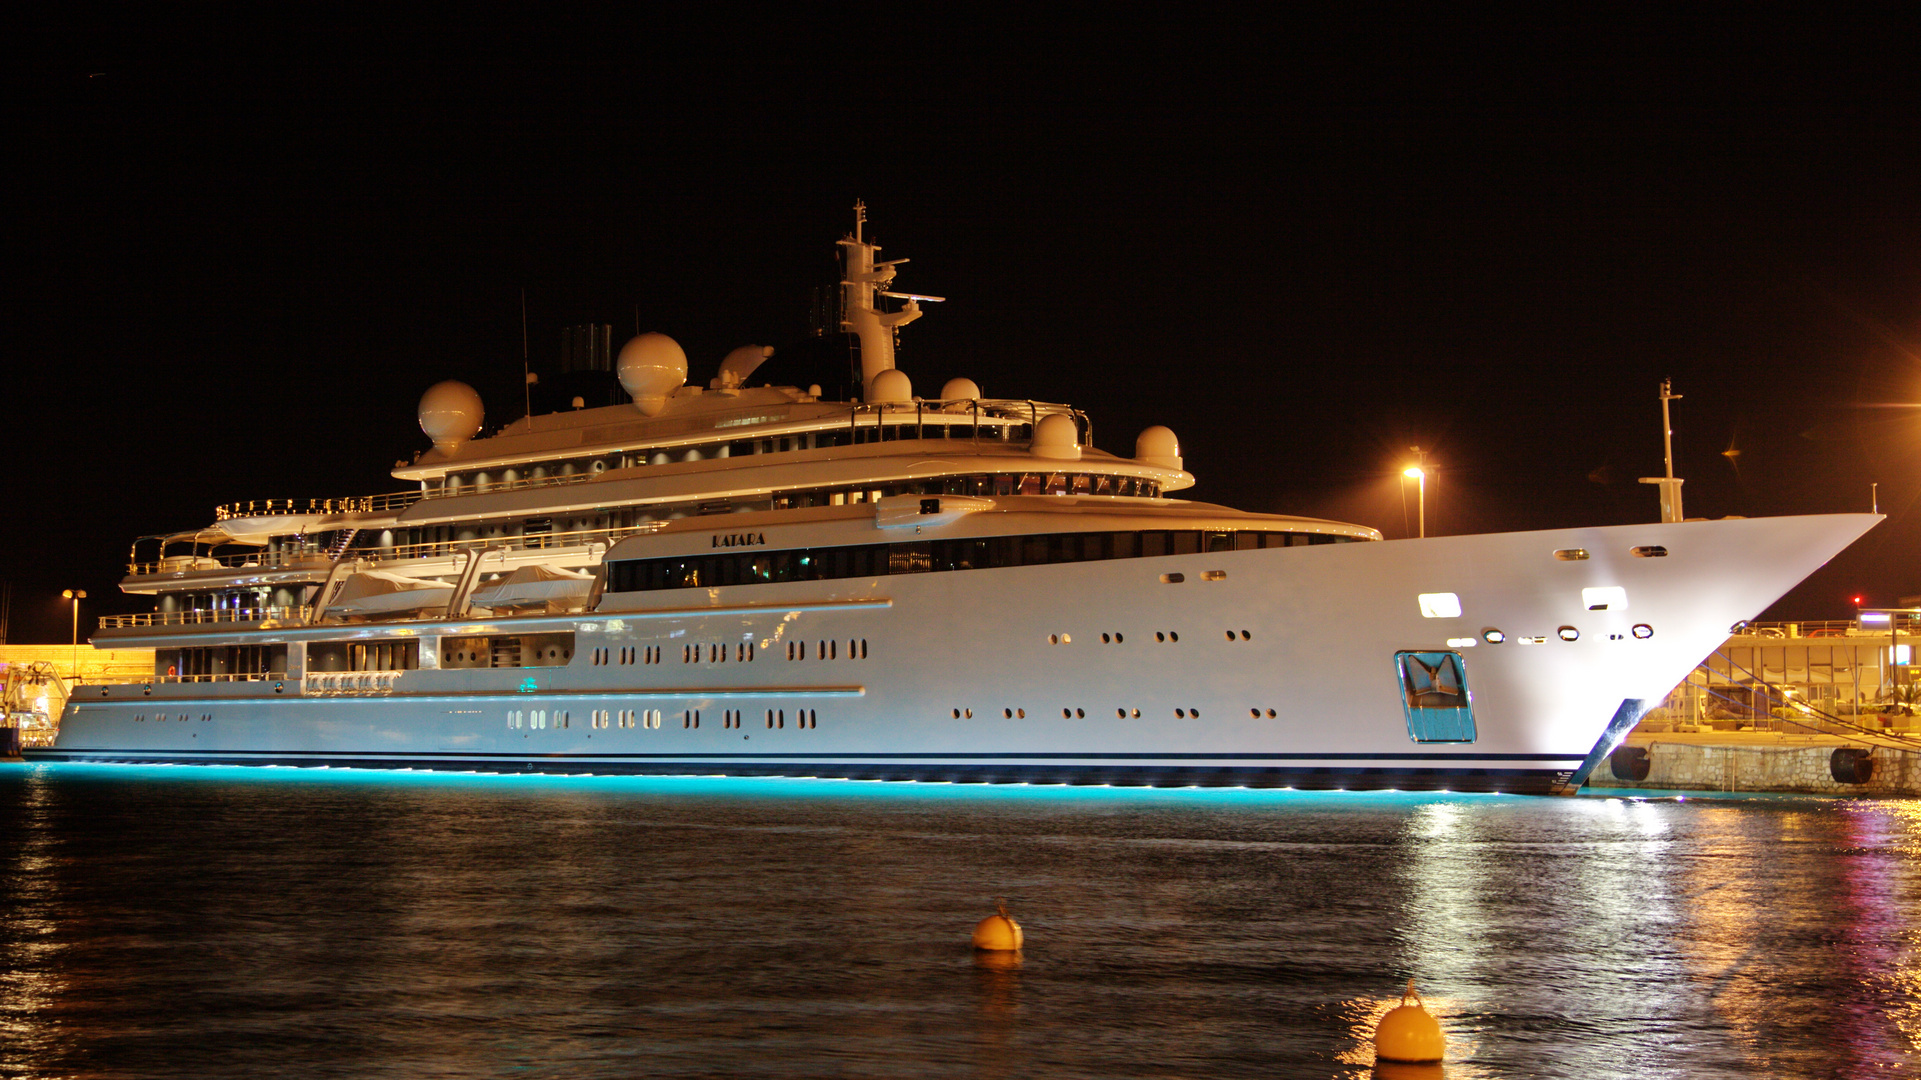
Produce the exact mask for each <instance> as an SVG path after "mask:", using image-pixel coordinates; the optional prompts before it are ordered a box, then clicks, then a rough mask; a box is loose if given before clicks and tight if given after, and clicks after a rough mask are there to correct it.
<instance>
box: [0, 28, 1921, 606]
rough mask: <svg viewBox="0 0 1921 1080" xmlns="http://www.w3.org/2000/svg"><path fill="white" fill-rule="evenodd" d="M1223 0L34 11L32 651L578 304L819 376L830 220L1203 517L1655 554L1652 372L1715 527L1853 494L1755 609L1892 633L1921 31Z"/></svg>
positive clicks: (699, 357) (314, 481)
mask: <svg viewBox="0 0 1921 1080" xmlns="http://www.w3.org/2000/svg"><path fill="white" fill-rule="evenodd" d="M1252 10H1255V9H1245V10H1242V11H1236V10H1227V11H1215V12H1212V13H1208V14H1205V15H1200V16H1196V15H1194V14H1191V13H1190V14H1184V15H1180V16H1179V17H1176V16H1175V15H1174V14H1172V13H1164V14H1162V15H1159V16H1155V17H1151V18H1150V17H1143V16H1141V15H1139V13H1134V14H1126V13H1123V12H1120V11H1119V10H1114V11H1109V12H1107V13H1106V14H1105V15H1103V16H1102V19H1103V20H1105V21H1103V22H1100V23H1089V22H1088V21H1086V20H1085V19H1083V20H1079V21H1074V22H1068V21H1065V20H1064V21H1061V22H1059V23H1054V22H1049V21H1047V20H1043V19H1040V18H1036V17H1034V16H1032V15H1028V14H1022V15H1019V16H1012V15H1007V14H1003V15H1001V16H999V17H996V18H991V19H990V18H987V17H985V16H980V15H973V16H963V14H962V13H961V12H960V11H959V10H957V9H945V10H939V9H937V10H928V11H921V12H914V13H910V14H906V15H902V14H898V13H896V14H888V13H886V12H879V11H876V10H874V9H872V8H871V7H861V8H851V7H850V8H844V9H823V10H822V11H820V12H817V13H815V14H814V15H813V16H812V17H811V18H810V19H808V20H805V21H798V20H797V21H791V22H787V23H783V24H779V25H771V24H768V23H767V22H765V21H764V19H762V18H761V17H758V16H750V14H749V13H748V12H746V11H744V10H743V11H740V12H738V13H736V15H737V17H729V16H726V15H721V16H716V17H715V18H714V19H713V20H712V21H708V22H704V23H701V24H693V23H686V24H673V25H669V24H663V23H660V22H659V21H657V19H655V18H654V17H652V16H651V14H649V13H644V12H629V13H628V14H626V15H620V14H609V13H608V12H607V11H606V10H605V9H594V11H593V12H592V13H591V14H578V15H569V14H567V13H565V12H562V13H559V14H554V13H551V12H549V11H547V10H546V9H542V10H541V13H540V14H539V16H538V20H537V21H534V20H533V17H531V16H522V17H520V18H521V19H522V21H517V22H512V23H509V22H506V21H503V20H500V19H498V18H495V17H492V16H481V15H478V14H476V13H475V12H473V11H464V12H462V13H461V14H460V15H459V16H458V17H457V18H455V19H450V20H447V21H429V20H428V19H427V18H426V17H424V16H413V17H411V18H409V19H394V18H366V19H360V20H356V19H352V18H346V17H341V16H339V15H338V14H336V13H335V12H334V10H333V9H320V8H314V9H301V12H298V13H295V14H291V15H290V14H287V13H285V12H284V11H279V12H277V13H276V15H275V16H273V21H252V20H260V19H261V16H259V15H258V14H255V13H253V12H252V11H251V9H246V8H235V9H228V8H200V7H195V8H192V9H187V10H170V11H167V12H164V13H160V14H155V13H152V12H145V13H143V14H141V15H140V16H139V17H138V19H137V20H135V21H129V17H128V13H127V12H125V11H120V10H111V11H110V10H107V9H73V10H72V11H66V10H65V9H63V13H62V14H57V15H46V16H42V19H43V21H42V22H41V23H39V24H37V25H32V26H25V27H21V28H19V32H18V33H16V34H15V35H14V36H13V39H12V42H11V43H10V44H9V45H8V46H6V48H7V50H8V53H7V56H8V71H9V75H8V77H7V82H8V86H9V92H8V94H7V99H6V103H5V107H4V112H0V115H4V117H5V123H6V134H7V143H8V146H9V147H10V149H11V150H12V151H13V152H12V154H10V155H9V157H10V160H11V162H12V167H11V168H10V169H9V170H8V172H9V173H10V175H9V176H8V178H7V181H6V184H7V187H8V189H9V193H10V198H9V200H8V203H9V207H10V209H11V212H10V213H9V214H8V215H7V217H6V224H5V226H4V230H5V231H4V237H5V243H6V250H7V252H8V255H9V257H8V259H7V265H8V267H9V268H10V270H11V273H10V274H9V275H8V276H9V278H10V279H11V287H10V288H8V289H7V290H6V296H5V306H4V309H3V310H4V317H5V338H4V341H5V343H6V346H7V352H8V354H9V363H8V365H7V373H8V378H7V393H8V397H9V399H10V405H11V407H10V409H9V410H8V416H9V425H10V429H11V430H10V433H9V436H8V438H7V445H9V446H10V447H11V453H10V454H9V457H8V464H9V468H8V469H7V476H8V479H9V481H10V482H9V484H8V487H9V489H10V491H11V492H12V494H13V498H12V500H11V503H12V508H13V513H12V514H10V515H9V524H10V527H9V528H8V529H7V530H5V537H6V538H5V540H4V541H3V542H0V579H4V580H6V581H9V582H11V584H12V588H13V605H12V633H11V640H14V641H60V640H65V638H66V634H67V618H66V609H65V608H63V607H62V606H60V602H59V601H58V599H57V597H58V593H59V591H60V590H61V589H63V588H70V587H80V588H85V589H87V590H88V592H89V593H90V594H91V595H92V596H93V597H94V598H96V599H95V600H93V601H90V604H89V610H91V611H94V612H102V611H124V610H139V609H140V601H138V600H136V599H134V598H128V597H124V596H120V595H119V594H118V592H117V588H116V584H117V581H118V579H119V576H120V572H121V569H122V564H123V563H124V562H125V559H126V552H127V545H128V542H129V541H130V540H131V539H132V537H133V536H135V535H137V534H144V533H154V532H162V531H170V530H176V529H183V528H191V527H194V526H197V525H200V524H204V523H206V522H207V521H208V520H209V519H210V518H211V515H212V509H213V506H214V505H215V504H216V503H220V502H227V501H233V500H241V499H250V498H290V497H300V498H304V497H309V496H334V495H349V494H367V493H372V492H378V491H387V490H397V489H398V488H400V487H402V486H404V485H401V484H400V483H399V482H397V481H394V480H393V479H392V478H390V477H388V476H387V475H386V474H385V469H386V468H387V467H389V466H390V464H391V463H392V462H394V461H395V460H396V459H399V458H402V457H406V456H410V455H411V454H412V453H413V452H414V451H415V450H417V449H419V448H421V447H422V446H424V445H425V439H424V437H422V436H421V435H420V433H419V431H418V428H417V427H416V426H415V425H414V420H413V412H414V403H415V401H416V400H417V399H418V397H419V394H420V393H421V391H422V390H424V389H425V388H426V387H427V386H428V385H430V384H432V383H433V382H436V381H438V380H440V379H443V378H460V379H463V380H465V381H468V382H470V383H472V384H473V385H475V386H476V387H477V388H479V389H480V391H481V393H482V396H483V397H484V399H485V400H486V402H487V406H488V413H489V417H488V418H489V422H490V423H498V422H502V421H505V420H509V419H512V418H513V417H514V416H516V415H517V414H518V412H519V408H518V404H517V402H518V398H519V381H520V349H521V324H520V307H519V305H520V295H521V290H523V289H525V290H526V294H527V299H528V306H529V324H530V330H531V347H532V354H533V361H534V364H535V366H536V367H539V366H540V364H541V362H542V360H543V359H546V360H549V361H551V360H552V358H553V357H554V355H555V354H556V353H557V350H558V330H559V328H560V327H561V326H564V325H567V324H569V323H574V322H584V321H590V320H591V321H601V322H610V323H613V324H614V325H615V327H616V336H617V338H619V337H624V336H626V335H627V334H631V333H632V332H633V331H634V328H635V326H636V325H639V326H640V327H641V328H644V329H657V330H661V331H664V332H666V333H669V334H672V335H674V336H675V337H676V338H678V339H679V340H680V341H681V342H682V343H683V344H684V345H685V346H686V347H687V351H688V354H689V357H690V359H691V361H692V365H693V368H694V377H695V378H696V379H698V380H701V381H704V380H705V379H706V378H708V377H710V376H711V374H712V369H713V367H714V366H715V365H716V364H717V363H718V361H719V358H720V356H721V355H722V354H723V353H724V352H725V351H726V350H727V349H729V348H731V347H733V346H735V345H740V344H745V343H748V342H754V343H762V344H775V345H779V344H781V343H783V342H786V341H789V340H792V339H793V338H795V337H796V336H797V335H798V334H799V333H800V332H801V331H802V329H803V328H804V325H805V317H806V300H807V294H808V290H809V289H811V288H813V287H815V286H819V285H824V284H828V283H830V282H831V280H832V274H833V264H832V258H833V252H834V248H833V241H834V240H835V239H836V238H837V237H838V236H840V235H841V234H842V233H843V232H844V231H846V230H847V228H848V227H849V225H850V213H849V209H848V208H849V206H850V205H851V204H852V203H853V201H854V200H855V199H856V198H861V199H865V200H866V201H867V202H868V204H869V205H870V206H871V207H872V211H871V214H872V221H873V224H872V228H871V232H872V234H873V235H874V236H876V237H878V238H879V240H880V241H881V242H882V243H883V244H884V245H886V249H887V256H888V257H901V256H906V257H910V258H912V260H913V262H912V263H911V264H910V265H909V266H907V267H905V268H903V271H902V278H901V284H902V285H903V286H905V287H907V288H910V289H912V290H914V291H919V292H929V293H935V294H939V295H943V296H948V297H951V300H950V301H949V302H948V303H946V304H944V305H940V306H939V307H937V308H934V309H933V310H931V311H930V314H929V315H928V317H927V318H925V319H924V320H922V321H921V322H920V323H919V324H917V325H915V326H913V327H911V328H910V329H909V330H908V331H907V332H906V334H905V340H904V346H903V350H902V354H901V365H902V367H903V368H905V369H906V370H907V371H908V373H909V374H910V375H911V376H912V377H913V378H914V382H915V386H916V388H917V390H919V391H921V392H923V393H929V394H931V393H934V392H936V391H937V390H938V388H939V386H940V385H941V383H942V382H943V381H944V380H946V379H947V378H949V377H952V376H955V375H966V376H968V377H971V378H973V379H974V380H975V381H977V382H978V383H979V384H980V385H981V386H982V388H983V390H984V391H985V392H986V393H988V394H989V395H993V396H1013V397H1034V398H1038V399H1042V400H1052V401H1068V402H1072V403H1074V404H1076V405H1079V406H1081V407H1083V408H1086V409H1087V410H1089V411H1090V412H1091V413H1092V415H1093V417H1094V423H1095V438H1096V442H1097V443H1098V444H1099V445H1100V446H1101V447H1102V448H1104V449H1107V450H1111V451H1116V452H1120V453H1131V448H1132V445H1133V437H1134V435H1135V433H1136V432H1138V431H1139V430H1140V428H1142V427H1144V426H1146V425H1148V424H1151V423H1166V424H1168V425H1169V426H1171V427H1173V428H1174V429H1175V431H1176V432H1178V433H1179V434H1180V436H1181V438H1182V442H1183V449H1184V451H1185V454H1186V458H1187V462H1188V466H1189V468H1190V469H1191V470H1192V471H1194V472H1196V473H1197V474H1198V475H1199V476H1200V478H1201V483H1200V485H1199V486H1198V487H1197V488H1196V489H1195V490H1194V491H1192V492H1190V493H1189V494H1190V495H1191V496H1192V497H1195V498H1201V499H1207V500H1213V501H1220V502H1227V503H1230V504H1233V505H1239V506H1244V507H1246V508H1249V509H1257V510H1287V511H1293V512H1303V513H1310V514H1318V515H1323V516H1330V517H1337V518H1342V519H1346V520H1354V521H1359V522H1362V523H1364V524H1368V525H1373V526H1375V527H1378V528H1380V529H1381V530H1382V531H1383V532H1385V533H1387V534H1388V535H1389V536H1391V537H1392V536H1400V535H1405V533H1406V532H1407V531H1408V528H1409V525H1410V524H1411V522H1410V521H1408V519H1406V518H1404V516H1403V505H1402V498H1401V492H1400V489H1399V483H1398V481H1397V480H1396V478H1395V477H1396V474H1397V473H1398V471H1399V468H1400V467H1401V466H1402V465H1404V464H1405V463H1406V460H1407V458H1408V457H1409V455H1408V454H1407V448H1408V447H1409V446H1411V445H1415V444H1418V445H1421V446H1423V447H1426V448H1428V449H1429V450H1430V451H1431V452H1432V453H1431V461H1432V463H1433V464H1434V466H1435V468H1436V471H1437V477H1436V480H1435V482H1434V486H1433V487H1432V488H1431V489H1430V493H1429V495H1430V502H1429V522H1430V531H1435V532H1469V531H1487V530H1497V529H1523V528H1534V527H1547V526H1560V525H1577V524H1608V523H1618V522H1629V521H1642V520H1652V519H1654V518H1655V517H1656V516H1657V512H1656V500H1655V496H1654V493H1653V490H1652V489H1651V488H1648V487H1646V486H1644V485H1640V484H1637V483H1635V478H1636V477H1640V476H1651V475H1655V474H1657V473H1658V472H1659V471H1660V438H1659V436H1660V430H1659V408H1658V405H1657V404H1656V401H1655V394H1656V390H1657V388H1658V386H1659V384H1660V381H1661V380H1662V379H1663V378H1672V379H1673V381H1674V386H1675V390H1676V391H1677V392H1678V393H1681V394H1683V395H1684V399H1683V400H1682V401H1681V402H1678V403H1677V404H1676V406H1675V426H1676V443H1675V450H1676V457H1677V467H1678V471H1679V473H1680V474H1681V475H1682V476H1684V477H1686V478H1687V481H1688V482H1687V486H1686V488H1685V493H1686V500H1687V507H1688V512H1689V513H1690V514H1691V515H1694V516H1712V517H1718V516H1722V515H1727V514H1746V515H1767V514H1790V513H1819V512H1830V511H1843V510H1846V511H1854V510H1865V509H1867V508H1868V504H1869V484H1870V482H1872V481H1879V482H1880V485H1881V486H1880V499H1881V505H1882V508H1883V510H1884V511H1886V512H1889V513H1890V520H1889V521H1888V522H1886V523H1885V524H1883V525H1882V526H1881V527H1880V528H1878V529H1876V530H1875V531H1874V532H1873V533H1871V534H1870V535H1869V536H1868V537H1867V538H1866V539H1864V540H1863V541H1862V542H1861V543H1860V544H1858V545H1857V546H1856V547H1855V548H1854V549H1852V550H1851V551H1849V552H1848V553H1845V554H1844V555H1842V556H1841V557H1840V558H1838V559H1837V560H1836V561H1835V562H1834V563H1833V564H1831V565H1830V566H1829V567H1828V568H1826V569H1824V570H1823V571H1822V572H1820V573H1819V574H1817V575H1816V576H1815V577H1814V578H1813V579H1811V580H1810V582H1809V583H1808V584H1806V585H1804V586H1803V587H1802V588H1801V589H1799V590H1797V591H1796V592H1795V593H1793V594H1790V597H1789V598H1788V599H1787V600H1785V601H1784V602H1783V603H1782V604H1780V605H1777V607H1776V609H1775V614H1777V615H1780V616H1782V617H1789V616H1793V617H1804V618H1819V617H1839V616H1841V615H1842V614H1844V613H1845V611H1846V610H1847V604H1846V602H1845V601H1846V597H1847V596H1848V595H1850V594H1851V593H1853V592H1855V591H1859V592H1862V593H1864V594H1865V595H1866V596H1867V597H1868V598H1869V602H1870V603H1882V604H1885V603H1891V602H1893V601H1894V600H1895V599H1896V598H1897V597H1899V596H1903V595H1913V594H1916V593H1921V559H1917V557H1916V553H1917V550H1918V549H1921V507H1917V506H1916V503H1917V500H1918V499H1921V408H1915V407H1913V406H1914V405H1915V404H1916V403H1921V358H1918V357H1921V351H1918V350H1921V142H1917V138H1918V137H1921V110H1918V109H1917V105H1921V101H1918V100H1917V95H1916V93H1915V87H1916V81H1917V80H1916V76H1915V74H1914V70H1915V68H1916V64H1915V62H1914V58H1913V56H1912V55H1911V53H1912V49H1911V43H1912V41H1913V40H1914V35H1913V33H1912V29H1913V28H1912V27H1911V26H1909V25H1907V24H1905V23H1903V22H1901V21H1899V20H1898V19H1897V18H1895V17H1893V16H1892V15H1883V14H1879V13H1877V10H1876V9H1872V8H1853V9H1850V10H1849V11H1848V12H1846V13H1843V14H1839V15H1837V14H1831V13H1824V14H1816V13H1810V14H1807V15H1804V16H1801V17H1782V16H1775V17H1773V18H1772V21H1769V22H1767V23H1766V24H1765V25H1757V24H1756V23H1755V22H1754V21H1753V20H1752V19H1748V20H1745V21H1743V22H1740V23H1733V22H1731V21H1730V20H1729V19H1727V18H1726V17H1723V16H1719V15H1711V14H1701V15H1698V16H1690V17H1685V18H1679V19H1670V20H1666V21H1662V22H1659V23H1655V22H1636V21H1632V20H1628V19H1626V18H1624V17H1622V16H1619V15H1616V16H1613V17H1611V18H1602V17H1599V16H1594V15H1592V14H1589V13H1585V12H1581V11H1575V12H1570V13H1562V14H1555V15H1552V16H1541V15H1539V14H1536V15H1534V16H1531V17H1530V19H1529V20H1523V21H1517V20H1514V19H1511V18H1507V17H1495V16H1493V15H1487V16H1482V17H1478V18H1477V19H1474V20H1469V19H1465V18H1462V17H1460V16H1458V15H1455V14H1452V13H1445V12H1432V11H1428V12H1414V13H1410V12H1409V11H1406V10H1402V9H1389V8H1379V9H1355V11H1354V13H1353V14H1350V15H1347V16H1345V17H1343V20H1341V21H1336V20H1335V19H1333V18H1332V17H1330V16H1327V15H1326V14H1325V13H1322V14H1318V15H1316V16H1314V17H1312V18H1308V17H1302V18H1298V19H1294V20H1291V21H1290V20H1285V19H1277V18H1276V17H1274V16H1272V15H1271V14H1269V15H1264V16H1263V17H1262V18H1261V19H1259V20H1254V19H1251V18H1249V17H1247V16H1246V11H1252ZM1886 11H1888V12H1898V11H1899V9H1898V8H1894V7H1890V8H1888V9H1886ZM636 320H638V321H636ZM1901 406H1905V407H1901ZM1730 448H1734V449H1738V450H1739V452H1740V453H1739V456H1738V457H1736V458H1730V457H1728V456H1724V454H1723V451H1724V450H1728V449H1730Z"/></svg>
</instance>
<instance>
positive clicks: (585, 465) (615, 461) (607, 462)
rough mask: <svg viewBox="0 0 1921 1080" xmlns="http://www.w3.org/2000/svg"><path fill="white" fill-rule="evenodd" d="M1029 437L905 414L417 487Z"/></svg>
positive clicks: (991, 425) (452, 489) (461, 487)
mask: <svg viewBox="0 0 1921 1080" xmlns="http://www.w3.org/2000/svg"><path fill="white" fill-rule="evenodd" d="M983 419H986V418H983ZM1031 434H1032V428H1031V427H1030V426H1029V425H1027V424H1014V423H1005V422H1001V423H995V422H992V421H988V422H984V423H981V424H980V425H978V426H976V425H975V424H974V423H972V422H971V421H970V422H969V423H964V424H954V423H947V422H945V420H943V421H942V422H940V423H931V422H917V421H916V419H915V418H914V417H910V416H906V415H905V414H889V415H887V417H886V418H885V420H883V421H881V422H879V423H868V424H858V423H856V424H853V425H849V426H848V427H844V428H830V429H828V430H824V431H803V432H799V433H797V434H793V435H782V436H777V437H772V438H765V439H735V440H731V441H726V442H711V443H701V444H697V445H694V446H678V447H674V448H673V449H671V450H670V449H665V448H661V449H641V450H628V451H625V452H621V453H613V454H606V455H603V456H599V457H591V458H574V459H571V460H566V461H544V462H540V463H538V464H533V465H523V466H518V467H515V466H509V467H507V468H505V469H502V470H500V471H499V472H494V471H491V470H482V471H478V472H468V473H449V474H447V476H446V477H445V478H444V479H442V480H441V481H439V482H438V483H436V482H435V481H431V480H429V481H425V482H424V483H423V484H422V485H421V487H422V489H423V490H424V491H425V492H426V493H427V494H428V495H436V494H445V495H459V494H469V493H472V492H476V491H487V490H489V489H491V488H494V487H496V486H504V487H515V486H519V485H522V484H540V483H543V482H554V481H564V480H566V479H568V478H571V477H575V476H583V477H584V476H590V475H595V474H598V473H603V472H606V471H607V470H608V469H631V468H638V467H640V466H644V465H666V464H669V463H672V462H676V461H705V460H707V459H709V458H737V457H747V456H749V455H752V454H774V453H789V452H792V451H795V450H815V449H823V448H826V447H833V446H853V445H860V444H864V443H872V442H902V441H911V440H915V439H923V440H924V439H938V440H942V441H946V440H950V439H969V440H973V439H984V440H988V441H992V442H1008V441H1016V442H1018V441H1024V440H1026V439H1027V438H1028V437H1029V436H1030V435H1031Z"/></svg>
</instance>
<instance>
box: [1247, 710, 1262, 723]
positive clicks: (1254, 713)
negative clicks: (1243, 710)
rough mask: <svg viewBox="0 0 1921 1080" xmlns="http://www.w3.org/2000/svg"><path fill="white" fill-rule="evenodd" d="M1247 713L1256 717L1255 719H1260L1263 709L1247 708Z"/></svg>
mask: <svg viewBox="0 0 1921 1080" xmlns="http://www.w3.org/2000/svg"><path fill="white" fill-rule="evenodd" d="M1247 715H1249V716H1251V717H1253V718H1254V719H1256V720H1259V719H1260V718H1261V710H1259V709H1249V710H1247Z"/></svg>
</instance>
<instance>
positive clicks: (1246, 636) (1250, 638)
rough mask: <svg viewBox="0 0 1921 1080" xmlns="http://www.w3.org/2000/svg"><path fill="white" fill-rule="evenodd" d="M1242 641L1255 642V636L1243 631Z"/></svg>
mask: <svg viewBox="0 0 1921 1080" xmlns="http://www.w3.org/2000/svg"><path fill="white" fill-rule="evenodd" d="M1241 640H1242V641H1253V640H1254V635H1253V634H1250V633H1248V632H1247V631H1245V630H1243V631H1241Z"/></svg>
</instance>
